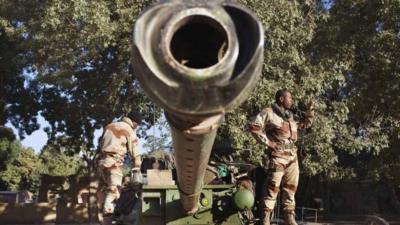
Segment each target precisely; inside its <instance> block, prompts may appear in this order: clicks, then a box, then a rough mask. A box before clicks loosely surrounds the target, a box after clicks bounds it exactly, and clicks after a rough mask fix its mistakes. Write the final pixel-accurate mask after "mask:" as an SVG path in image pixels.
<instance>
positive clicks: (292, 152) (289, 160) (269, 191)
mask: <svg viewBox="0 0 400 225" xmlns="http://www.w3.org/2000/svg"><path fill="white" fill-rule="evenodd" d="M275 101H276V103H275V104H274V105H272V107H270V108H266V109H264V110H263V111H261V112H260V113H259V114H258V115H257V116H256V117H255V118H254V119H253V120H252V121H251V122H250V123H249V128H250V131H251V133H252V134H253V136H254V137H255V138H256V139H257V140H258V141H259V142H260V143H262V144H263V145H265V146H266V150H267V155H268V156H269V160H270V163H269V165H268V178H267V184H266V187H265V188H266V190H265V194H264V195H263V199H262V201H261V202H260V203H261V209H263V211H264V215H263V217H264V218H263V224H264V225H269V224H270V221H269V218H270V214H271V211H272V210H273V208H274V206H275V202H276V197H277V195H278V192H279V190H280V186H281V184H282V191H283V192H282V204H283V207H284V208H283V210H284V215H285V221H286V223H287V224H289V225H297V223H296V221H295V214H294V210H295V193H296V190H297V185H298V181H299V164H298V160H297V147H296V145H295V142H296V140H297V138H298V130H299V129H305V128H309V127H311V124H312V122H313V120H314V105H315V104H314V102H313V101H310V102H309V103H308V105H307V111H306V112H305V113H304V115H303V116H302V118H301V119H299V120H298V121H296V120H295V119H294V117H293V114H292V112H291V111H290V108H291V106H292V96H291V94H290V93H289V92H288V91H287V90H279V91H278V92H277V93H276V95H275Z"/></svg>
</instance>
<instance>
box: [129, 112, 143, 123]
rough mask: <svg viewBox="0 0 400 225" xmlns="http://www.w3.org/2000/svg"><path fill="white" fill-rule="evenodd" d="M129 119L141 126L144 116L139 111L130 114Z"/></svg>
mask: <svg viewBox="0 0 400 225" xmlns="http://www.w3.org/2000/svg"><path fill="white" fill-rule="evenodd" d="M127 117H128V118H129V119H131V120H132V121H133V122H135V123H137V124H140V123H141V122H142V120H143V117H142V115H141V114H140V112H137V111H132V112H130V113H129V114H128V115H127Z"/></svg>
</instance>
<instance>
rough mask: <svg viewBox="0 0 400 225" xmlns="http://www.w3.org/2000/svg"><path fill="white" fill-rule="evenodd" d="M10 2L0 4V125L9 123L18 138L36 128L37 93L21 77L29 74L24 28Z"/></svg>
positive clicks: (33, 87) (28, 58) (15, 8)
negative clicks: (16, 130) (13, 127)
mask: <svg viewBox="0 0 400 225" xmlns="http://www.w3.org/2000/svg"><path fill="white" fill-rule="evenodd" d="M13 3H14V2H11V1H3V0H1V1H0V84H1V85H0V125H4V124H5V123H7V121H10V122H11V123H12V124H13V125H14V126H15V127H17V128H19V131H20V132H19V135H20V136H21V137H23V136H24V134H25V133H27V134H31V133H32V132H33V131H34V130H36V129H38V128H39V127H38V124H37V121H36V115H37V112H38V108H39V107H38V105H37V104H36V103H37V100H38V93H37V89H36V86H35V84H34V82H32V83H31V82H29V79H28V77H26V76H25V75H26V74H28V73H30V72H31V71H32V69H31V53H30V52H29V49H28V47H27V45H26V44H27V43H26V39H25V37H26V36H25V34H26V33H25V32H26V27H25V26H24V25H23V23H22V22H20V20H19V19H22V18H21V17H22V16H23V14H19V13H21V12H20V11H19V9H18V7H16V6H15V5H14V4H13Z"/></svg>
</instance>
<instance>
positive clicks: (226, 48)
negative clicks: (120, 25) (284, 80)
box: [132, 0, 263, 214]
mask: <svg viewBox="0 0 400 225" xmlns="http://www.w3.org/2000/svg"><path fill="white" fill-rule="evenodd" d="M262 64H263V29H262V25H261V23H260V22H259V21H258V19H257V18H256V17H255V16H254V14H253V13H252V12H251V11H249V10H248V9H247V8H245V7H243V6H241V5H238V4H236V3H232V2H231V1H224V0H216V1H209V0H172V1H163V2H161V3H157V4H155V5H153V6H151V7H149V8H148V9H146V10H145V11H144V12H143V13H142V14H141V15H140V16H139V18H138V20H137V21H136V24H135V28H134V33H133V45H132V65H133V69H134V72H135V75H136V76H137V78H138V80H139V82H140V84H141V86H142V88H143V89H144V91H145V93H146V94H147V95H148V96H149V97H150V98H151V100H152V101H154V102H155V103H156V104H157V105H158V106H159V107H161V108H163V109H164V110H165V114H166V118H167V120H168V122H169V124H170V127H171V134H172V141H173V147H174V155H175V161H176V167H177V175H178V187H179V190H180V195H181V201H182V206H183V208H184V210H185V211H186V212H187V213H189V214H190V213H194V212H195V211H196V210H197V208H198V202H199V196H200V193H201V189H202V185H203V177H204V173H205V170H206V167H207V164H208V160H209V157H210V152H211V148H212V145H213V143H214V139H215V136H216V132H217V128H218V126H219V124H220V123H221V122H222V120H223V117H224V114H225V112H227V111H229V110H231V109H233V108H234V107H235V106H237V105H239V104H240V103H242V102H243V101H244V100H245V99H246V98H247V96H248V95H249V93H250V92H251V91H252V90H253V89H254V87H255V85H256V83H257V80H258V78H259V76H260V74H261V69H262Z"/></svg>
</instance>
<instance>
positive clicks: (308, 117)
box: [298, 101, 315, 129]
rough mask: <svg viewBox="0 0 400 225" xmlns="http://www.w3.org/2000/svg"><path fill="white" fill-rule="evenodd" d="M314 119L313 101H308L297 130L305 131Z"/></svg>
mask: <svg viewBox="0 0 400 225" xmlns="http://www.w3.org/2000/svg"><path fill="white" fill-rule="evenodd" d="M314 119H315V103H314V101H310V102H309V103H308V105H307V111H306V113H305V115H304V117H303V118H302V119H301V120H300V121H298V127H299V129H307V128H310V127H311V126H312V124H313V122H314Z"/></svg>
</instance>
